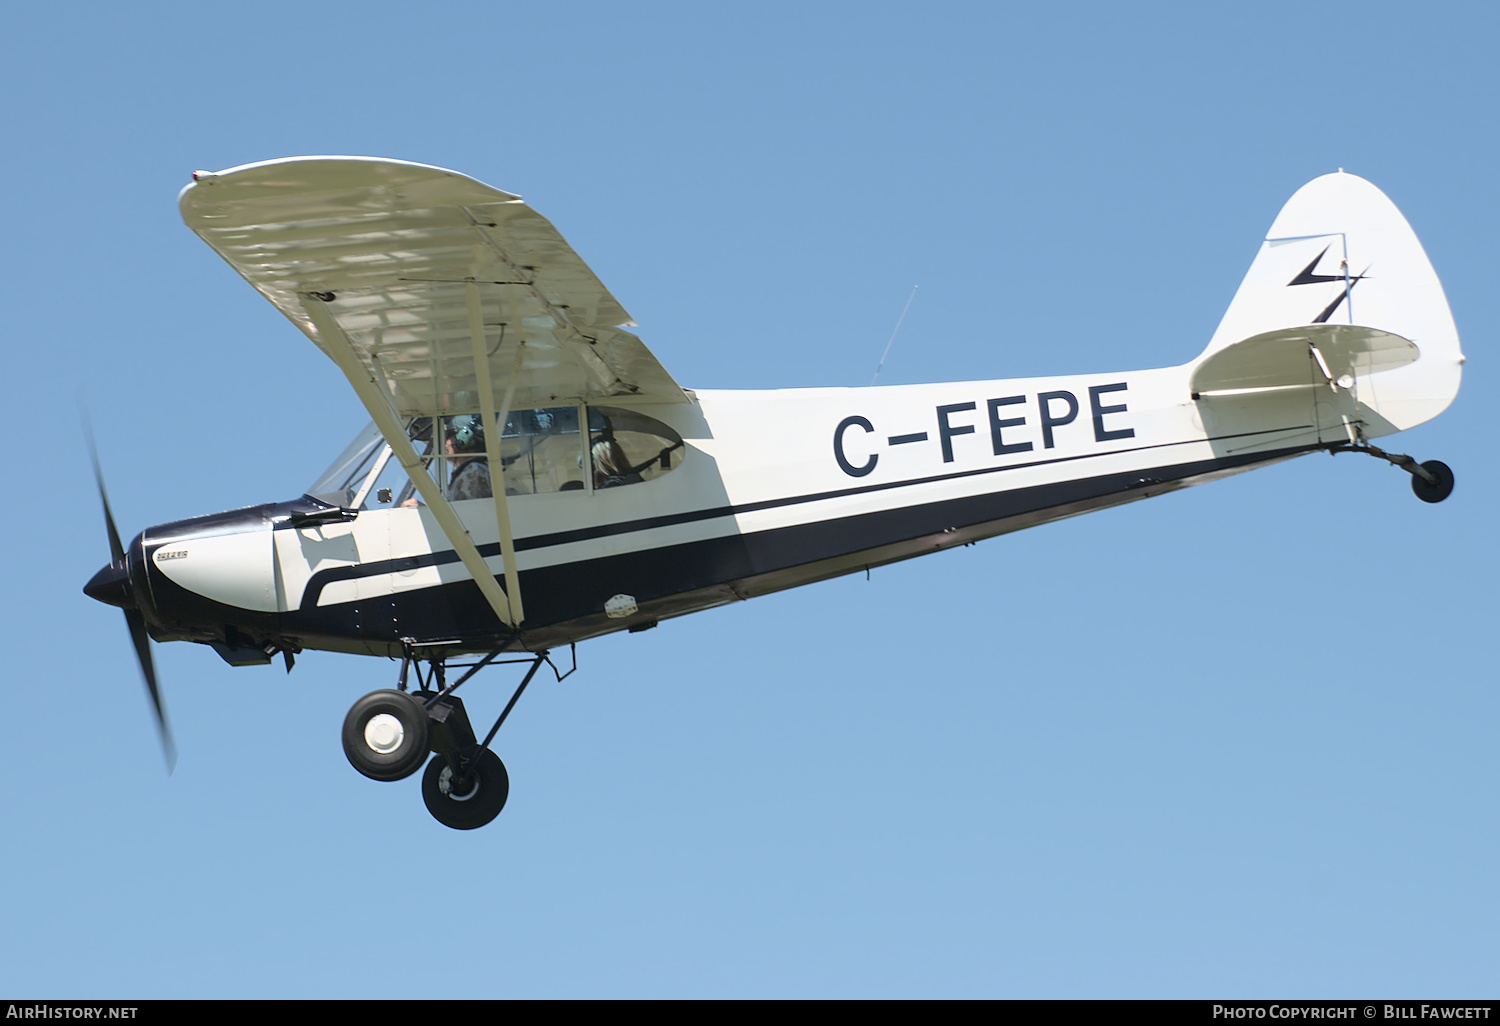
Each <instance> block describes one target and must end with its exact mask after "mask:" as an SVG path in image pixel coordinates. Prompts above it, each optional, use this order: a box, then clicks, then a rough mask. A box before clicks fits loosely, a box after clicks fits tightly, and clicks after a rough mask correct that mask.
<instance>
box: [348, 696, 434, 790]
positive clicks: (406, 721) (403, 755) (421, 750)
mask: <svg viewBox="0 0 1500 1026" xmlns="http://www.w3.org/2000/svg"><path fill="white" fill-rule="evenodd" d="M380 716H385V717H390V718H391V719H388V720H384V721H381V722H379V723H373V724H372V721H374V720H375V719H376V717H380ZM392 720H394V724H393V723H392ZM382 728H384V729H383V731H382ZM343 741H344V755H345V756H347V757H348V759H349V765H351V766H353V767H354V768H355V769H357V770H359V771H360V772H361V773H363V774H364V775H365V776H367V777H369V778H370V779H371V780H404V779H406V778H407V777H409V776H411V775H412V774H413V773H415V772H416V771H417V770H419V769H421V768H422V763H423V762H424V761H426V759H427V753H428V752H430V751H431V750H432V727H431V725H430V724H429V722H428V719H427V710H426V709H424V708H422V703H421V702H419V701H418V700H417V699H415V698H413V697H412V696H411V695H409V694H407V693H406V692H404V691H393V690H385V691H372V692H370V693H369V694H368V695H366V696H365V697H364V698H361V699H360V700H359V701H358V702H355V703H354V708H352V709H350V710H349V715H348V716H345V717H344V733H343ZM387 742H393V743H394V747H389V748H387V747H386V743H387Z"/></svg>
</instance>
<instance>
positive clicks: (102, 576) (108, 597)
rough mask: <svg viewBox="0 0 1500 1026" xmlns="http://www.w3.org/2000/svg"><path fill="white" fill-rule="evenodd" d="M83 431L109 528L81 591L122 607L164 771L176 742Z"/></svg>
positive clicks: (100, 475) (172, 762)
mask: <svg viewBox="0 0 1500 1026" xmlns="http://www.w3.org/2000/svg"><path fill="white" fill-rule="evenodd" d="M84 432H85V434H86V435H87V436H88V443H89V457H90V458H91V459H92V460H93V462H94V481H95V483H97V484H98V486H99V502H100V503H101V504H103V506H104V527H105V529H106V530H107V531H108V532H109V558H110V561H109V565H108V566H106V567H105V568H104V569H102V570H100V571H99V572H98V573H97V574H95V575H94V576H93V578H92V579H91V580H90V581H89V583H88V584H86V585H84V587H83V593H84V594H85V595H87V596H88V597H89V598H91V599H96V600H98V601H99V602H104V603H106V604H108V605H111V606H119V607H120V608H121V609H123V610H124V611H125V624H126V626H127V627H129V628H130V640H131V641H132V642H133V643H134V644H135V657H136V659H137V660H138V661H139V662H140V664H141V676H142V677H143V678H145V681H146V690H147V691H148V692H149V693H150V695H151V705H152V708H154V709H155V710H156V727H157V730H158V731H159V732H160V733H161V746H162V752H163V754H164V755H165V756H166V758H167V773H168V774H170V773H171V772H172V770H174V769H175V768H176V767H177V745H176V743H175V742H174V741H173V740H172V726H171V724H170V723H168V722H167V708H166V706H165V705H164V704H163V703H162V697H161V687H160V686H159V685H158V684H157V682H156V663H155V661H154V660H153V659H152V658H151V635H150V634H148V633H147V632H146V618H145V617H144V616H142V615H141V610H140V604H139V603H138V602H137V601H136V597H135V590H134V588H133V587H132V585H131V580H130V563H129V560H128V559H127V558H126V554H125V546H124V545H122V544H121V543H120V532H119V530H118V529H117V528H116V527H115V518H114V514H113V513H111V512H110V509H109V496H108V495H106V494H105V491H104V472H103V471H102V470H100V469H99V451H98V449H97V448H95V446H94V432H93V429H92V428H91V427H89V425H88V422H87V420H85V422H84Z"/></svg>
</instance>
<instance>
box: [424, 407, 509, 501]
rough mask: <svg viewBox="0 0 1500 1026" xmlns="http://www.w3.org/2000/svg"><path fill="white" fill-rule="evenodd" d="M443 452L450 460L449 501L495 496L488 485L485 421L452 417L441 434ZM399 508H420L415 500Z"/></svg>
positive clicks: (467, 417) (492, 489) (470, 417)
mask: <svg viewBox="0 0 1500 1026" xmlns="http://www.w3.org/2000/svg"><path fill="white" fill-rule="evenodd" d="M443 450H444V451H445V452H447V454H448V455H449V456H452V457H457V458H456V459H452V460H450V461H449V462H450V465H451V466H452V468H453V469H452V473H451V476H450V477H449V478H448V501H449V502H457V501H458V500H460V499H488V498H491V497H492V496H493V495H494V494H495V490H494V486H493V485H492V484H490V464H489V460H487V459H486V458H485V456H484V420H483V419H482V418H480V417H479V416H477V415H475V414H466V415H464V416H462V417H451V418H449V420H448V430H447V431H445V432H444V433H443ZM401 505H403V506H420V505H421V503H420V502H419V501H418V500H417V498H416V496H412V497H411V498H410V499H407V500H406V501H405V502H403V503H402V504H401Z"/></svg>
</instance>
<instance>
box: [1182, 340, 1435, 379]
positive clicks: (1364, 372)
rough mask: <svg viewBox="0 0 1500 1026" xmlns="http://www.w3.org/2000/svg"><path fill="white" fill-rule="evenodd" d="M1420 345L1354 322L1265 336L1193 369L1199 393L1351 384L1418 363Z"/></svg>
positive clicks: (1226, 350)
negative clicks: (1339, 383) (1381, 372)
mask: <svg viewBox="0 0 1500 1026" xmlns="http://www.w3.org/2000/svg"><path fill="white" fill-rule="evenodd" d="M1420 355H1421V354H1420V353H1419V351H1418V349H1417V347H1416V346H1415V345H1414V344H1413V343H1411V342H1409V341H1408V340H1406V339H1404V338H1402V337H1401V336H1400V335H1393V334H1391V333H1390V332H1388V331H1381V330H1379V329H1378V328H1365V327H1361V326H1359V325H1354V324H1305V325H1302V326H1300V327H1296V328H1280V329H1278V330H1276V331H1267V332H1262V333H1261V334H1259V335H1253V336H1251V337H1250V338H1247V339H1244V340H1242V341H1239V342H1235V343H1233V344H1232V345H1229V346H1227V347H1225V348H1223V349H1220V350H1219V351H1218V352H1215V353H1213V354H1212V355H1210V356H1209V357H1208V358H1207V359H1206V360H1204V361H1203V362H1202V363H1200V364H1199V365H1198V366H1197V368H1195V369H1194V371H1193V376H1192V379H1191V387H1192V390H1193V393H1194V394H1195V395H1201V394H1204V393H1211V392H1227V391H1239V390H1252V389H1260V388H1286V387H1289V386H1296V385H1326V384H1328V383H1330V382H1335V383H1336V382H1339V381H1340V380H1343V381H1344V382H1345V387H1347V385H1348V383H1350V382H1352V381H1354V380H1358V379H1361V378H1365V377H1367V376H1369V375H1371V374H1377V373H1379V372H1380V371H1387V370H1394V369H1396V368H1397V367H1404V366H1406V365H1407V364H1409V363H1415V362H1416V361H1417V358H1418V356H1420Z"/></svg>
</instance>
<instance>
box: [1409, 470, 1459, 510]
mask: <svg viewBox="0 0 1500 1026" xmlns="http://www.w3.org/2000/svg"><path fill="white" fill-rule="evenodd" d="M1421 469H1423V470H1425V471H1426V472H1427V477H1426V478H1424V477H1423V476H1422V475H1421V474H1418V473H1417V472H1416V471H1412V475H1411V490H1412V491H1413V492H1414V493H1415V494H1416V496H1417V498H1419V499H1421V500H1422V501H1423V502H1442V501H1443V500H1444V499H1446V498H1447V497H1448V496H1450V495H1452V494H1453V471H1451V470H1449V469H1448V464H1446V463H1443V462H1442V461H1440V460H1428V461H1427V462H1426V463H1423V464H1422V467H1421Z"/></svg>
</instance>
